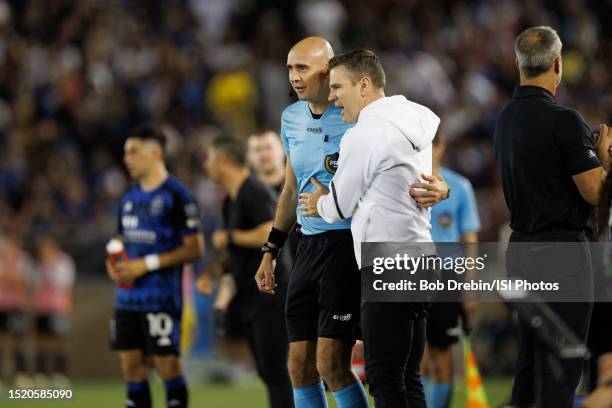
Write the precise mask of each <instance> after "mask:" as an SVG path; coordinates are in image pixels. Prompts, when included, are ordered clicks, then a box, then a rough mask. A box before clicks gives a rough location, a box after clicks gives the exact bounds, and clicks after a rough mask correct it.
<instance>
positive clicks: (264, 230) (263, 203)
mask: <svg viewBox="0 0 612 408" xmlns="http://www.w3.org/2000/svg"><path fill="white" fill-rule="evenodd" d="M246 153H247V148H246V143H245V142H244V141H243V140H241V139H238V138H236V137H232V136H227V135H221V136H219V137H217V138H216V139H215V140H214V141H213V142H212V145H211V146H210V147H209V148H208V154H207V157H208V158H207V161H206V169H207V172H208V176H209V177H210V178H211V180H212V181H214V182H216V183H219V184H221V185H222V186H223V187H224V188H225V190H226V191H227V193H228V197H227V198H226V199H225V201H224V203H223V220H224V224H225V229H223V230H217V231H215V233H214V234H213V244H214V245H215V248H216V249H218V250H225V249H227V250H228V252H229V257H228V258H229V262H228V266H229V268H228V269H229V272H230V273H231V275H232V276H233V278H234V282H235V287H236V293H235V296H236V297H235V299H234V302H237V305H238V306H237V307H238V311H239V314H240V319H241V323H242V325H243V328H244V332H245V334H246V338H247V342H248V345H249V348H250V350H251V352H252V354H253V358H254V359H255V365H256V367H257V373H258V374H259V377H260V378H261V379H262V381H263V382H264V383H265V385H266V388H267V391H268V400H269V406H270V407H271V408H291V407H293V394H292V390H291V381H290V379H289V372H288V371H287V349H288V347H289V342H288V341H287V329H286V326H285V316H284V303H285V302H284V301H285V296H283V294H284V292H285V290H286V285H285V282H286V280H285V279H284V277H281V276H279V283H281V286H279V288H278V289H279V292H280V293H279V296H267V295H265V294H263V293H261V292H259V291H258V290H257V286H256V284H255V281H254V280H253V275H254V274H255V272H256V271H257V268H258V266H259V261H260V258H261V254H260V251H259V249H260V248H261V246H262V245H263V244H264V243H265V242H266V238H267V237H268V232H269V231H270V228H271V227H272V220H273V219H274V206H275V205H276V199H277V195H276V193H275V191H274V190H273V189H272V188H270V187H269V186H267V185H265V184H264V183H262V182H261V181H259V180H257V179H256V178H254V177H252V176H251V175H250V174H249V170H248V169H247V167H246ZM283 266H284V267H282V270H283V271H286V270H287V269H288V268H287V265H283ZM279 269H280V268H279ZM281 280H282V282H281Z"/></svg>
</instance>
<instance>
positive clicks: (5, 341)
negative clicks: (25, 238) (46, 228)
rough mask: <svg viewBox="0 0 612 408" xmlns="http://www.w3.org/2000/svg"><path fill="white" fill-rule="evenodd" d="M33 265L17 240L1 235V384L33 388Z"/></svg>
mask: <svg viewBox="0 0 612 408" xmlns="http://www.w3.org/2000/svg"><path fill="white" fill-rule="evenodd" d="M32 268H33V262H32V260H31V259H30V257H29V255H28V254H27V253H26V252H25V251H24V250H23V249H22V248H21V246H20V243H19V241H18V239H17V238H16V237H14V236H9V235H0V353H1V354H0V362H1V363H2V364H1V365H0V380H9V381H14V383H15V386H17V387H30V386H32V385H33V383H32V379H31V378H30V377H29V375H28V371H29V370H28V363H27V356H26V354H27V353H26V350H25V344H24V342H23V339H24V335H25V334H26V331H27V330H28V323H27V322H28V315H27V314H28V303H29V301H28V286H29V281H30V279H29V278H30V277H31V271H32Z"/></svg>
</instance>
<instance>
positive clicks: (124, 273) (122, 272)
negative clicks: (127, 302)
mask: <svg viewBox="0 0 612 408" xmlns="http://www.w3.org/2000/svg"><path fill="white" fill-rule="evenodd" d="M117 271H119V283H127V282H130V281H133V280H134V279H136V278H138V277H140V276H142V275H144V274H145V273H147V266H146V264H145V261H144V258H137V259H130V260H128V261H119V262H118V263H117Z"/></svg>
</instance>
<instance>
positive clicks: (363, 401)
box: [332, 381, 369, 408]
mask: <svg viewBox="0 0 612 408" xmlns="http://www.w3.org/2000/svg"><path fill="white" fill-rule="evenodd" d="M332 395H333V396H334V398H335V399H336V402H337V403H338V408H368V406H369V405H368V397H367V395H366V392H365V389H364V388H363V385H361V381H355V382H354V383H352V384H351V385H349V386H348V387H344V388H343V389H341V390H338V391H334V392H332Z"/></svg>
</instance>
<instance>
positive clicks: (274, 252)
mask: <svg viewBox="0 0 612 408" xmlns="http://www.w3.org/2000/svg"><path fill="white" fill-rule="evenodd" d="M279 252H280V248H275V247H271V246H270V245H268V243H265V244H264V246H262V247H261V253H262V254H266V253H268V254H272V259H276V257H277V256H278V253H279Z"/></svg>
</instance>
